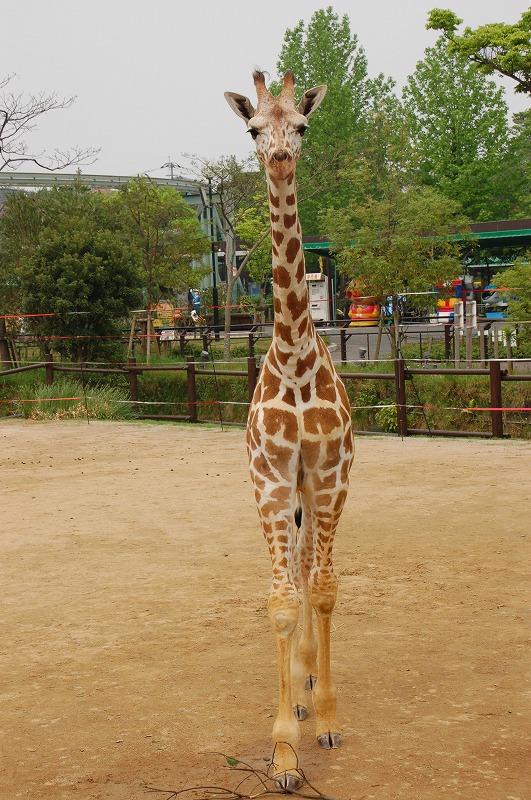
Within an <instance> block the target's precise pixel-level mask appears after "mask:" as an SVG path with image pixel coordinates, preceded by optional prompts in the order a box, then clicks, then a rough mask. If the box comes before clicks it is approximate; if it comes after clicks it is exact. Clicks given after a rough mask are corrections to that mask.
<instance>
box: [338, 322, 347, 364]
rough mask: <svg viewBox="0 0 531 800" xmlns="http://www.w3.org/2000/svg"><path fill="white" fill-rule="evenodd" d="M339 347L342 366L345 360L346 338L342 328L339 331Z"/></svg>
mask: <svg viewBox="0 0 531 800" xmlns="http://www.w3.org/2000/svg"><path fill="white" fill-rule="evenodd" d="M339 346H340V348H341V351H340V352H341V363H342V364H344V363H345V362H346V360H347V337H346V334H345V329H344V328H340V329H339Z"/></svg>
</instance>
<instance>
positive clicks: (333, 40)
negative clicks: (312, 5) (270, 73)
mask: <svg viewBox="0 0 531 800" xmlns="http://www.w3.org/2000/svg"><path fill="white" fill-rule="evenodd" d="M288 70H291V71H293V72H294V73H295V76H296V79H297V87H296V93H297V92H298V94H299V95H302V93H303V92H304V91H305V90H307V89H309V88H311V87H312V86H316V85H319V84H322V83H324V84H326V85H327V87H328V91H327V95H326V99H325V102H324V103H323V105H322V106H321V108H320V110H319V114H318V115H316V117H315V119H312V124H311V126H310V128H309V129H308V132H307V134H306V136H305V140H304V148H303V154H302V157H301V159H300V162H299V164H298V165H297V182H298V184H299V206H300V209H299V211H300V216H301V224H302V229H303V231H304V233H305V235H307V236H308V235H315V234H317V233H318V221H317V220H318V214H319V210H320V209H321V208H323V207H326V208H329V207H332V206H334V207H336V208H341V206H342V205H344V204H345V202H347V201H348V198H349V186H348V183H347V182H344V181H341V180H339V179H338V173H339V172H340V171H341V169H342V164H343V159H344V156H345V154H346V153H348V152H349V151H350V150H351V149H352V145H353V142H354V141H355V140H356V138H357V136H359V134H360V133H361V131H362V130H363V127H364V123H365V115H366V113H367V110H368V108H369V106H370V103H371V98H372V95H373V92H374V91H375V89H374V82H373V81H371V80H370V79H369V77H368V75H367V59H366V56H365V53H364V50H363V48H362V47H360V46H359V44H358V37H357V36H356V34H355V33H353V32H352V31H351V29H350V21H349V18H348V16H347V15H346V14H345V15H344V16H343V17H341V18H340V17H339V16H338V15H337V14H336V13H335V12H334V11H333V9H332V7H331V6H328V8H326V9H321V10H319V11H316V12H315V13H314V14H313V15H312V17H311V19H310V22H309V23H308V25H306V24H305V23H304V21H303V20H301V21H300V22H299V23H298V24H297V25H296V26H295V28H293V29H289V28H288V30H287V31H286V33H285V35H284V42H283V45H282V49H281V51H280V56H279V59H278V62H277V71H278V74H279V75H281V76H282V75H284V73H285V72H287V71H288ZM377 81H378V89H379V91H380V92H381V91H382V90H383V87H384V86H386V89H387V91H390V89H391V88H392V83H391V82H386V81H385V80H384V79H383V76H380V77H379V78H378V79H377ZM280 87H281V84H279V83H277V84H272V86H271V87H270V89H271V91H272V92H273V93H276V92H277V91H279V90H280ZM298 99H299V98H297V100H298Z"/></svg>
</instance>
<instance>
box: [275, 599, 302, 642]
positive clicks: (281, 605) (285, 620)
mask: <svg viewBox="0 0 531 800" xmlns="http://www.w3.org/2000/svg"><path fill="white" fill-rule="evenodd" d="M268 610H269V619H270V620H271V625H272V626H273V631H274V632H275V634H276V635H277V636H280V637H281V638H282V639H285V638H287V637H288V636H290V635H291V634H292V633H293V631H294V630H295V628H296V627H297V622H298V619H299V600H298V598H297V597H294V596H291V597H279V596H278V595H271V597H270V598H269V603H268Z"/></svg>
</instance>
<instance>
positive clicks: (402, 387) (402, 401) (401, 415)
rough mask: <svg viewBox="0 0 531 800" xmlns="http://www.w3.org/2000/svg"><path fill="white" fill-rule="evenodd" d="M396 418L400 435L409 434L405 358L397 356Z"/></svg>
mask: <svg viewBox="0 0 531 800" xmlns="http://www.w3.org/2000/svg"><path fill="white" fill-rule="evenodd" d="M395 395H396V418H397V423H398V429H397V433H398V435H399V436H402V437H404V436H407V408H406V369H405V364H404V359H403V358H395Z"/></svg>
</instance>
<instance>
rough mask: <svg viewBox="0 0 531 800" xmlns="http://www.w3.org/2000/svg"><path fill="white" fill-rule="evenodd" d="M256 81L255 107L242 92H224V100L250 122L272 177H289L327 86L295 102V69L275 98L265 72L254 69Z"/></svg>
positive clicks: (262, 160)
mask: <svg viewBox="0 0 531 800" xmlns="http://www.w3.org/2000/svg"><path fill="white" fill-rule="evenodd" d="M253 80H254V85H255V87H256V94H257V97H258V102H257V105H256V108H254V107H253V105H252V103H251V101H250V100H249V98H247V97H245V96H244V95H241V94H235V93H234V92H225V99H226V101H227V103H228V104H229V105H230V107H231V108H232V109H233V111H235V112H236V114H237V115H238V116H239V117H241V118H242V119H243V120H244V121H245V122H246V123H247V130H248V132H249V133H250V134H251V136H252V137H253V139H254V141H255V145H256V152H257V154H258V158H259V159H260V161H261V162H262V164H263V165H264V167H265V169H266V171H267V173H268V174H269V175H271V176H272V177H273V178H277V179H283V178H287V177H288V176H289V175H291V174H292V173H293V171H294V169H295V162H296V161H297V159H298V157H299V155H300V152H301V143H302V137H303V136H304V132H305V131H306V129H307V127H308V118H309V116H310V114H312V113H313V112H314V111H315V109H316V108H317V107H318V106H319V105H320V104H321V102H322V100H323V98H324V96H325V94H326V86H315V87H314V88H313V89H309V90H308V91H307V92H305V93H304V94H303V96H302V98H301V101H300V103H299V104H298V105H295V97H294V84H295V76H294V74H293V72H286V74H285V75H284V86H283V88H282V91H281V92H280V94H279V95H278V96H276V97H275V96H274V95H272V94H271V92H269V90H268V89H267V88H266V85H265V77H264V74H263V72H258V71H256V72H253Z"/></svg>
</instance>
